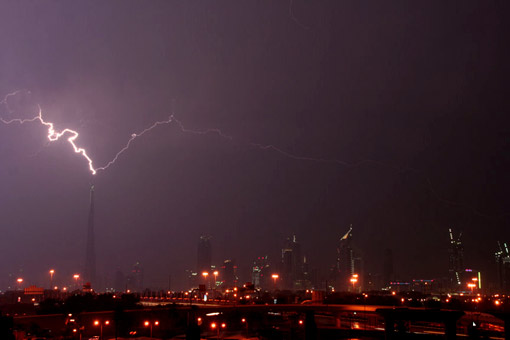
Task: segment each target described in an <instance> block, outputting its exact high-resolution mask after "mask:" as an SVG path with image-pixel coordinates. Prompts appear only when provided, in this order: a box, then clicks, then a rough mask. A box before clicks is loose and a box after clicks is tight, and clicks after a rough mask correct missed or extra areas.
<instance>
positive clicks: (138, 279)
mask: <svg viewBox="0 0 510 340" xmlns="http://www.w3.org/2000/svg"><path fill="white" fill-rule="evenodd" d="M127 287H128V289H129V290H130V291H132V292H142V291H143V289H144V287H143V268H142V265H141V264H140V262H136V263H135V264H133V267H132V268H131V273H130V274H129V276H128V278H127Z"/></svg>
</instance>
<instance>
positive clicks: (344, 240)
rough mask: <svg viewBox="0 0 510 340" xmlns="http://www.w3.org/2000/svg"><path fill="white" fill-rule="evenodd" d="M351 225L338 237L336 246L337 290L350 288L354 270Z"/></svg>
mask: <svg viewBox="0 0 510 340" xmlns="http://www.w3.org/2000/svg"><path fill="white" fill-rule="evenodd" d="M351 242H352V225H351V226H350V227H349V230H348V231H347V233H345V234H344V236H342V237H341V238H340V241H339V243H338V248H337V261H336V268H335V269H336V282H337V283H336V286H337V290H338V291H347V290H350V289H351V283H350V278H351V276H352V275H353V274H354V273H355V271H354V251H353V249H352V244H351Z"/></svg>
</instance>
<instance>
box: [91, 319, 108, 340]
mask: <svg viewBox="0 0 510 340" xmlns="http://www.w3.org/2000/svg"><path fill="white" fill-rule="evenodd" d="M109 324H110V321H109V320H105V321H104V322H101V321H99V320H95V321H94V326H96V327H97V326H99V334H100V335H99V340H103V325H104V326H108V325H109Z"/></svg>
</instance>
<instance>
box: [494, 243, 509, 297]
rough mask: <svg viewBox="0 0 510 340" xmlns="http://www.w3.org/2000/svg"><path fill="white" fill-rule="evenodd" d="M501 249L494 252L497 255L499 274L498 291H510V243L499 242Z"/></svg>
mask: <svg viewBox="0 0 510 340" xmlns="http://www.w3.org/2000/svg"><path fill="white" fill-rule="evenodd" d="M498 247H499V250H498V251H497V252H496V254H494V255H495V256H496V266H497V267H496V268H497V274H498V276H497V277H498V285H497V288H498V289H499V290H498V293H507V294H508V293H509V292H510V251H509V250H508V245H507V244H506V243H503V246H501V243H499V242H498Z"/></svg>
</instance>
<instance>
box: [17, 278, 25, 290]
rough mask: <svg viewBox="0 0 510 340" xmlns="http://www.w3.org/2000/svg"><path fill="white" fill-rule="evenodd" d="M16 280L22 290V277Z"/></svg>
mask: <svg viewBox="0 0 510 340" xmlns="http://www.w3.org/2000/svg"><path fill="white" fill-rule="evenodd" d="M16 282H17V283H18V289H19V290H21V284H22V283H23V279H22V278H21V277H18V279H17V280H16Z"/></svg>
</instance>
